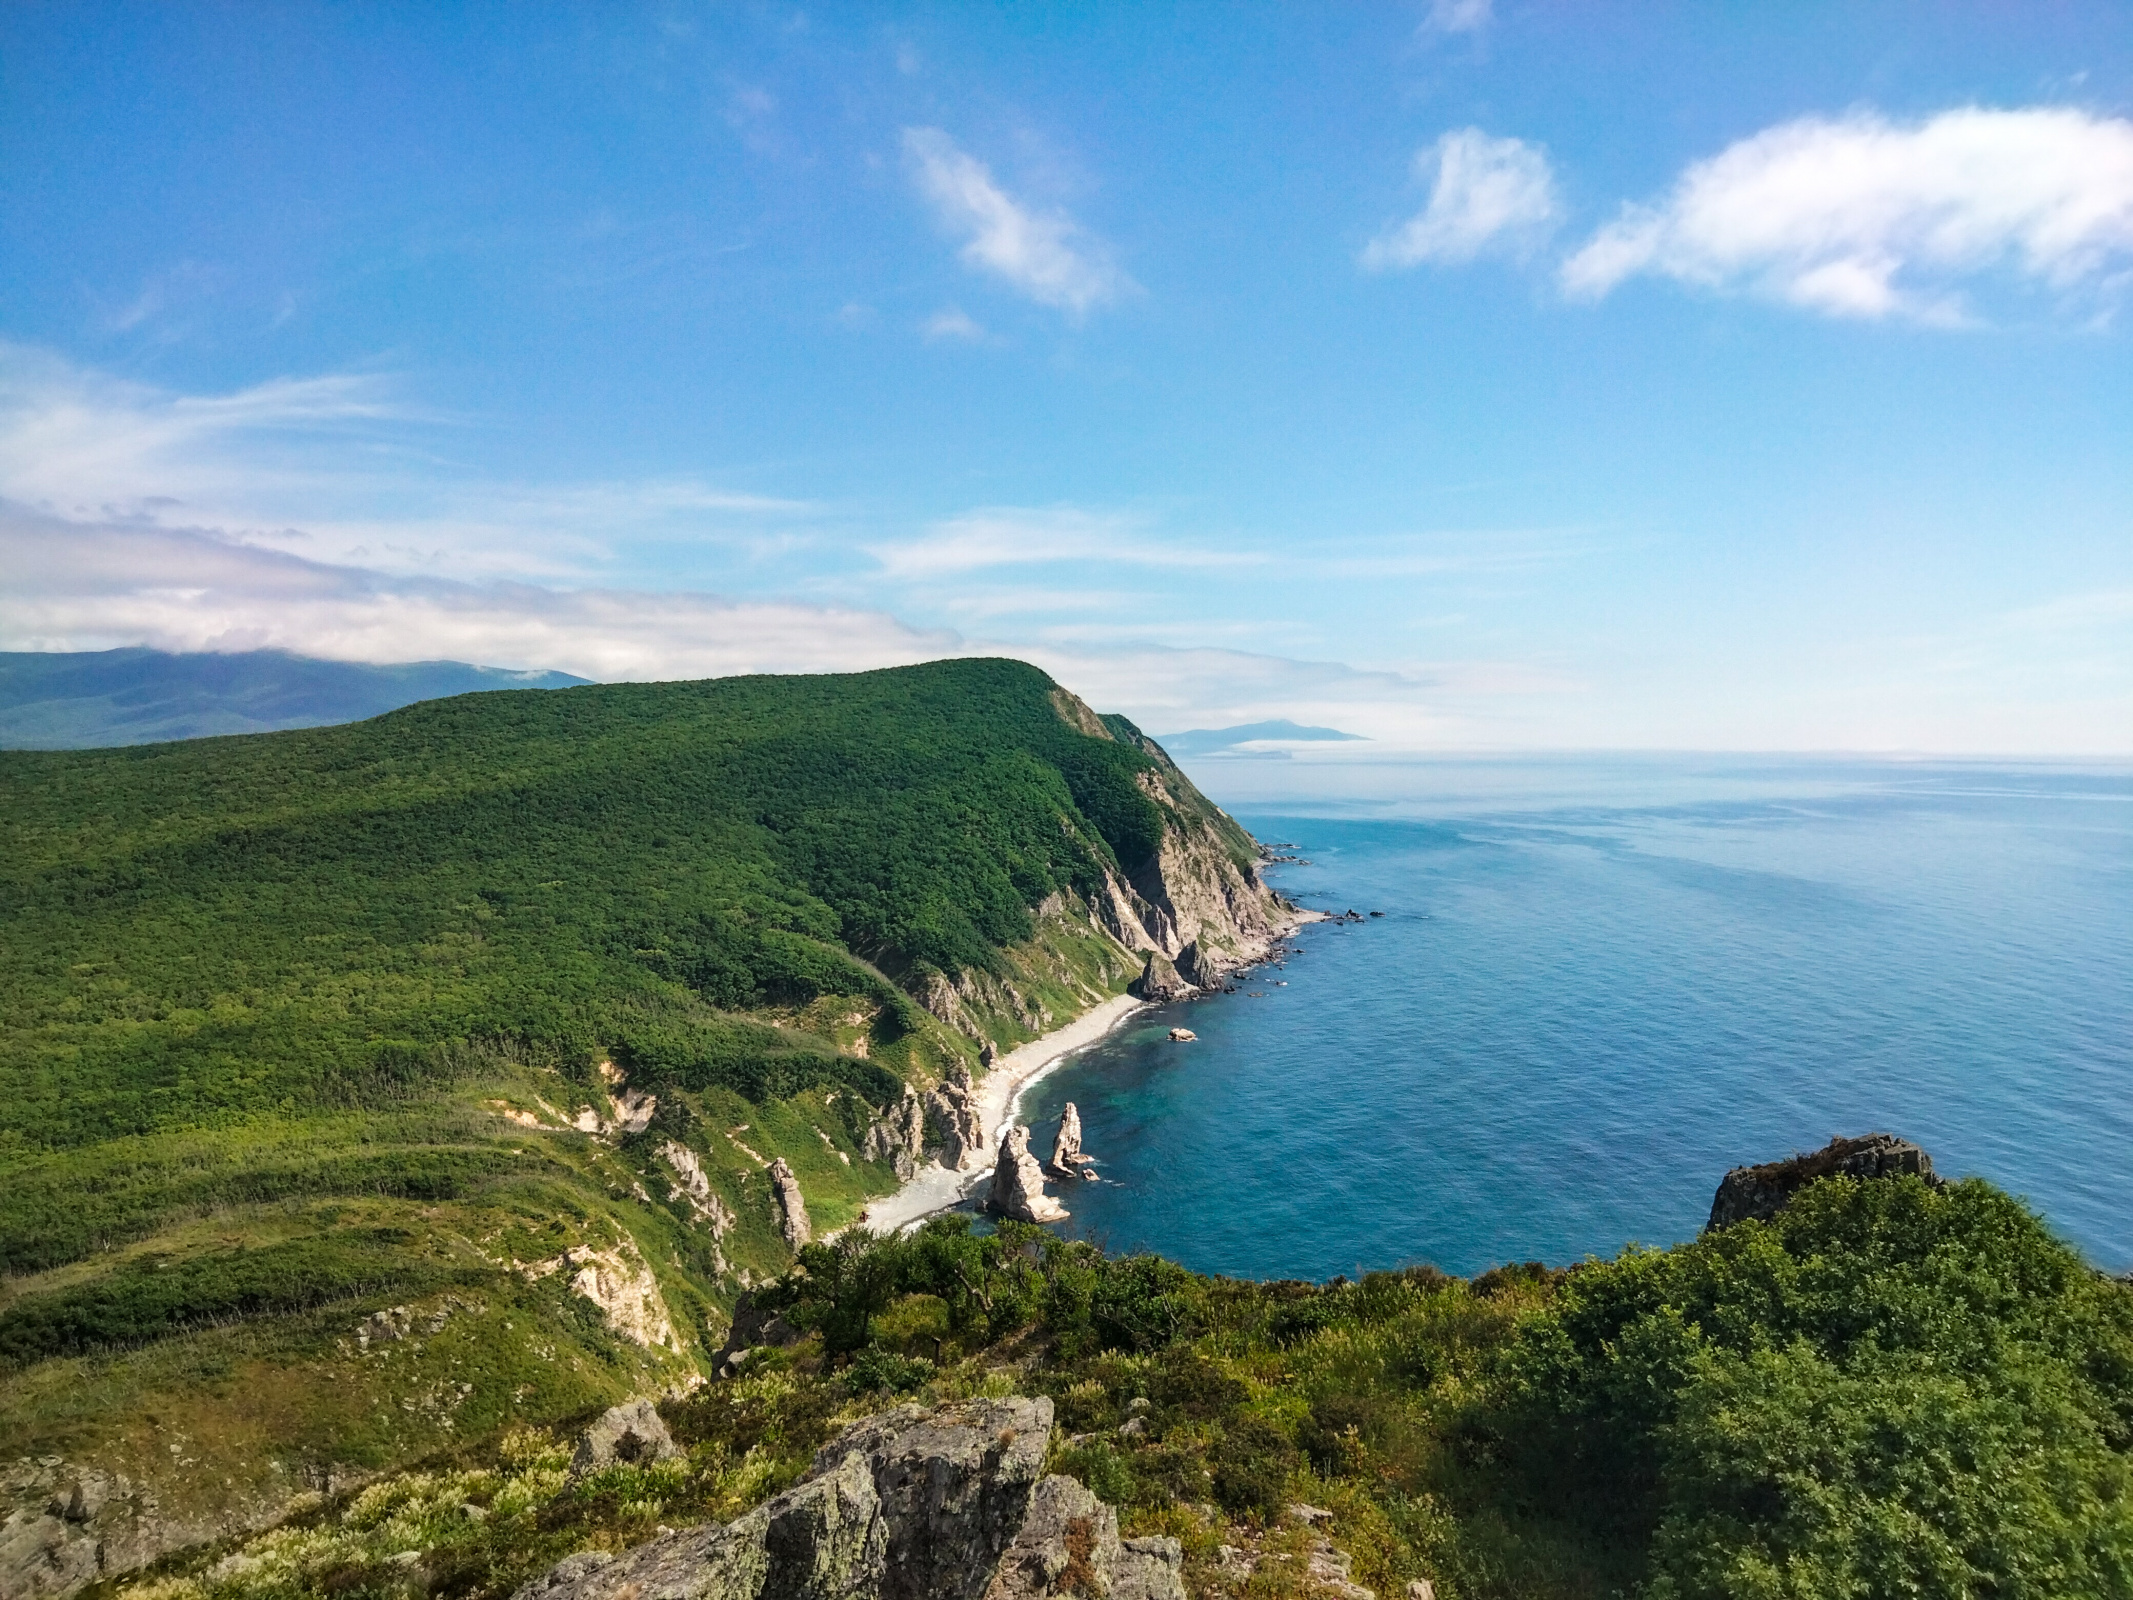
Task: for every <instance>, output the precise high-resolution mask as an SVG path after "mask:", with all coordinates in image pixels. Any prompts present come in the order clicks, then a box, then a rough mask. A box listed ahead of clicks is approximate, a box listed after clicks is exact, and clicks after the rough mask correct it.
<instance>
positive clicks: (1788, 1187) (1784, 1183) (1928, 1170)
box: [1704, 1133, 1945, 1232]
mask: <svg viewBox="0 0 2133 1600" xmlns="http://www.w3.org/2000/svg"><path fill="white" fill-rule="evenodd" d="M1906 1174H1909V1175H1913V1176H1916V1177H1920V1178H1923V1179H1925V1181H1926V1182H1927V1183H1929V1184H1931V1185H1932V1186H1933V1187H1935V1188H1939V1187H1940V1185H1941V1184H1942V1183H1943V1182H1944V1181H1945V1180H1943V1179H1942V1178H1940V1177H1939V1176H1937V1175H1936V1174H1935V1173H1934V1171H1933V1158H1932V1157H1931V1156H1929V1155H1927V1154H1926V1153H1925V1151H1923V1150H1921V1149H1920V1148H1919V1147H1918V1146H1917V1145H1915V1144H1912V1143H1911V1142H1910V1141H1909V1140H1907V1139H1899V1138H1897V1137H1896V1136H1895V1135H1894V1134H1892V1133H1869V1134H1866V1135H1865V1136H1863V1137H1861V1138H1857V1139H1841V1138H1840V1139H1832V1140H1830V1141H1829V1143H1828V1144H1826V1145H1824V1146H1823V1147H1822V1148H1821V1149H1819V1150H1816V1151H1814V1152H1812V1153H1811V1154H1808V1155H1804V1156H1794V1157H1792V1158H1791V1159H1790V1160H1787V1161H1769V1162H1765V1163H1764V1164H1763V1165H1761V1166H1758V1167H1735V1168H1734V1169H1733V1170H1732V1171H1731V1172H1729V1173H1727V1174H1726V1175H1725V1177H1724V1178H1722V1179H1720V1180H1719V1185H1718V1193H1717V1194H1716V1195H1715V1196H1714V1197H1713V1198H1712V1200H1711V1220H1710V1221H1709V1222H1707V1223H1706V1224H1704V1227H1705V1230H1706V1231H1707V1232H1708V1231H1709V1230H1710V1229H1712V1228H1723V1227H1726V1226H1728V1225H1730V1224H1732V1223H1735V1222H1745V1221H1748V1220H1750V1219H1753V1220H1755V1221H1757V1222H1768V1221H1769V1220H1770V1219H1771V1218H1772V1217H1774V1216H1776V1215H1777V1214H1778V1212H1779V1211H1781V1210H1783V1209H1784V1206H1785V1202H1786V1201H1788V1200H1790V1199H1791V1198H1792V1197H1793V1196H1794V1195H1796V1194H1798V1193H1799V1192H1800V1190H1802V1189H1804V1188H1806V1187H1807V1185H1809V1184H1810V1183H1813V1182H1814V1181H1815V1180H1816V1179H1818V1178H1835V1177H1844V1178H1896V1177H1902V1176H1904V1175H1906Z"/></svg>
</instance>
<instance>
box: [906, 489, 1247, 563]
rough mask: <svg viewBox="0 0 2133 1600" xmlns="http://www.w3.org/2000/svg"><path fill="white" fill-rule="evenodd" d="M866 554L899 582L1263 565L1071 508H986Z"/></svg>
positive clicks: (1131, 521)
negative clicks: (1052, 568) (1013, 573)
mask: <svg viewBox="0 0 2133 1600" xmlns="http://www.w3.org/2000/svg"><path fill="white" fill-rule="evenodd" d="M868 553H869V554H871V555H872V556H873V557H874V559H875V560H877V561H879V562H880V563H881V565H882V569H883V570H884V571H885V572H887V573H888V574H889V575H890V576H891V577H894V578H906V579H909V578H934V577H941V576H945V575H947V574H950V573H964V572H979V571H984V570H986V569H989V568H994V567H1012V566H1035V565H1039V564H1042V563H1045V562H1053V561H1083V562H1094V561H1101V562H1111V563H1118V564H1123V565H1128V566H1137V567H1210V566H1238V565H1255V564H1258V563H1260V562H1262V561H1264V560H1265V557H1263V556H1260V555H1257V554H1254V553H1252V552H1249V551H1236V550H1229V551H1211V550H1202V549H1195V548H1191V547H1187V546H1179V545H1166V544H1162V543H1159V542H1158V541H1156V540H1154V539H1151V538H1149V537H1148V536H1147V533H1146V531H1145V529H1143V528H1142V527H1141V525H1140V524H1139V522H1138V521H1137V520H1136V519H1135V518H1133V517H1131V516H1128V515H1124V514H1122V513H1118V512H1104V511H1083V510H1081V509H1079V508H1078V507H1074V506H1050V507H1024V506H985V507H981V508H979V509H978V510H975V511H969V512H965V513H964V514H963V515H962V516H959V517H950V518H948V519H946V520H945V521H942V522H937V523H935V524H934V525H933V527H932V528H931V529H929V530H928V531H927V532H926V533H925V534H923V535H921V536H920V537H919V538H916V539H907V540H902V541H899V542H897V543H895V544H878V545H873V546H871V547H870V548H869V551H868Z"/></svg>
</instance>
